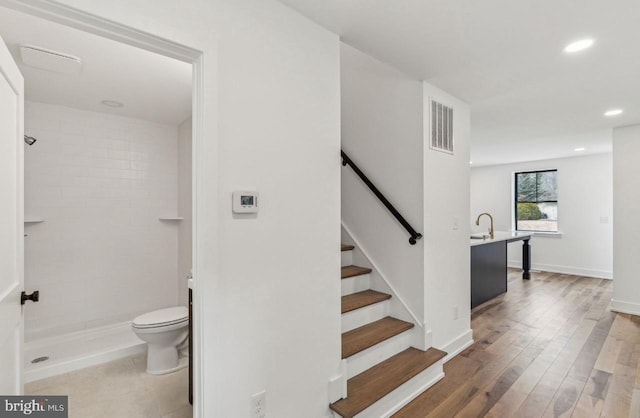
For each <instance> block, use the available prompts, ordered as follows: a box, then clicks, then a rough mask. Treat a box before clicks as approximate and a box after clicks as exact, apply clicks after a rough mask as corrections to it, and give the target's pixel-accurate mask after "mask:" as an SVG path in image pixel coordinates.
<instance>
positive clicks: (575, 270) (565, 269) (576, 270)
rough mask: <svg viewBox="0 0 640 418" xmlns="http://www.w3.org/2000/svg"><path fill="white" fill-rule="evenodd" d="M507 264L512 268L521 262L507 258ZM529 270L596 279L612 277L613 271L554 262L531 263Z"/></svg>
mask: <svg viewBox="0 0 640 418" xmlns="http://www.w3.org/2000/svg"><path fill="white" fill-rule="evenodd" d="M507 265H508V266H509V267H512V268H516V269H520V268H522V262H521V261H516V260H509V261H508V262H507ZM531 270H538V271H548V272H551V273H561V274H572V275H574V276H585V277H594V278H596V279H609V280H611V279H613V272H612V271H607V270H594V269H584V268H581V267H573V266H557V265H554V264H532V265H531Z"/></svg>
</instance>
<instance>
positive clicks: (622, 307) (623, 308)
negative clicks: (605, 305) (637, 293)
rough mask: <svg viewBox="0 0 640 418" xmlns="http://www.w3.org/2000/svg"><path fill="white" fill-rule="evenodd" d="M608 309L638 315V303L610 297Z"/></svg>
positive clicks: (639, 311)
mask: <svg viewBox="0 0 640 418" xmlns="http://www.w3.org/2000/svg"><path fill="white" fill-rule="evenodd" d="M609 309H611V310H612V311H614V312H619V313H625V314H630V315H635V316H640V303H634V302H626V301H623V300H616V299H611V303H610V304H609Z"/></svg>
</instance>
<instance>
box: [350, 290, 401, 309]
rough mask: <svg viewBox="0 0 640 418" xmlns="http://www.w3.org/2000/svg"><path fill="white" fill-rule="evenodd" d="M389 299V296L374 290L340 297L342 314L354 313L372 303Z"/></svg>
mask: <svg viewBox="0 0 640 418" xmlns="http://www.w3.org/2000/svg"><path fill="white" fill-rule="evenodd" d="M389 298H391V295H389V294H386V293H382V292H376V291H375V290H365V291H363V292H358V293H353V294H351V295H346V296H343V297H342V313H346V312H351V311H355V310H356V309H360V308H364V307H365V306H369V305H373V304H374V303H378V302H382V301H385V300H387V299H389Z"/></svg>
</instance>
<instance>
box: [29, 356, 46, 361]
mask: <svg viewBox="0 0 640 418" xmlns="http://www.w3.org/2000/svg"><path fill="white" fill-rule="evenodd" d="M47 360H49V356H42V357H38V358H34V359H33V360H31V363H41V362H43V361H47Z"/></svg>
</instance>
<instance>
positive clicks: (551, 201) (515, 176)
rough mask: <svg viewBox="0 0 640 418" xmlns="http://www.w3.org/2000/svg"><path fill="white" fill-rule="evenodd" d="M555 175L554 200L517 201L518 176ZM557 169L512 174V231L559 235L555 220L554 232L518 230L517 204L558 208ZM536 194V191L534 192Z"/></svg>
mask: <svg viewBox="0 0 640 418" xmlns="http://www.w3.org/2000/svg"><path fill="white" fill-rule="evenodd" d="M549 172H555V173H556V200H536V201H535V202H532V201H531V202H529V201H527V202H519V201H518V175H519V174H536V175H537V174H538V173H549ZM557 176H558V169H557V168H550V169H546V170H528V171H516V172H514V173H513V187H514V195H513V222H514V225H513V226H514V230H515V231H522V232H533V233H542V234H558V233H560V228H559V227H558V220H557V219H556V230H555V231H543V230H539V229H519V228H518V203H536V204H538V203H555V204H556V208H557V206H558V190H557V187H558V186H557V181H558V177H557ZM536 192H537V190H536Z"/></svg>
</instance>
